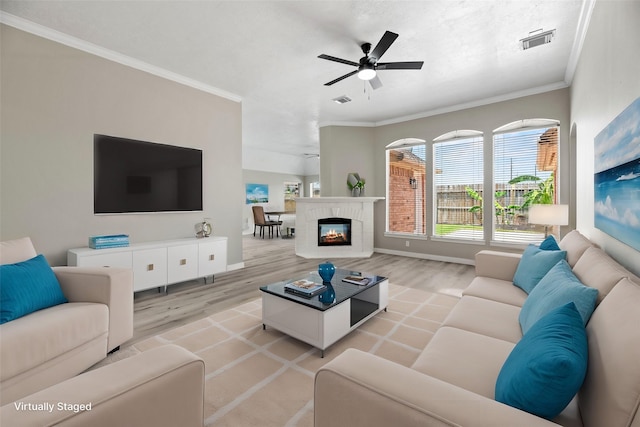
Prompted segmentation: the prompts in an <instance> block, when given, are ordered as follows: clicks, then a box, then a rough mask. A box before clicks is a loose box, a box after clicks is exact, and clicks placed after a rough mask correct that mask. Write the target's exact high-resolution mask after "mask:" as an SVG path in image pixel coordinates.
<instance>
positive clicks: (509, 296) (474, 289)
mask: <svg viewBox="0 0 640 427" xmlns="http://www.w3.org/2000/svg"><path fill="white" fill-rule="evenodd" d="M462 295H463V296H466V295H469V296H474V297H478V298H484V299H488V300H491V301H496V302H501V303H504V304H511V305H515V306H516V307H522V304H524V301H525V300H526V299H527V293H526V292H525V291H523V290H522V289H520V288H519V287H517V286H513V282H511V281H509V282H507V281H506V280H501V279H494V278H491V277H483V276H476V277H474V279H473V280H472V281H471V283H470V284H469V286H467V288H466V289H465V290H464V291H462Z"/></svg>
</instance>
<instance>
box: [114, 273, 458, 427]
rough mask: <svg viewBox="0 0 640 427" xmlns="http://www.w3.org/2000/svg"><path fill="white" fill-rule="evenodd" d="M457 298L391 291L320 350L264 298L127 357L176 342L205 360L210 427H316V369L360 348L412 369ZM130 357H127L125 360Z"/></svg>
mask: <svg viewBox="0 0 640 427" xmlns="http://www.w3.org/2000/svg"><path fill="white" fill-rule="evenodd" d="M457 301H458V298H457V297H455V296H451V295H445V294H439V293H430V292H426V291H422V290H416V289H410V288H405V287H402V286H396V285H390V286H389V306H388V308H387V311H386V312H380V313H379V314H377V315H376V316H375V317H374V318H372V319H370V320H369V321H367V322H365V323H364V324H363V325H361V326H360V327H359V328H358V329H356V330H355V331H353V332H352V333H351V334H349V335H347V336H346V337H345V338H343V339H342V340H340V341H338V342H337V343H336V344H334V345H333V346H331V347H329V348H328V349H327V350H326V351H325V357H324V358H321V357H320V351H319V350H317V349H315V348H313V347H311V346H310V345H308V344H305V343H302V342H300V341H298V340H296V339H293V338H290V337H288V336H286V335H284V334H282V333H280V332H278V331H276V330H274V329H272V328H267V329H266V330H263V328H262V320H261V309H262V306H261V300H260V299H256V300H254V301H251V302H249V303H246V304H243V305H240V306H238V307H235V308H232V309H229V310H226V311H223V312H221V313H218V314H215V315H212V316H209V317H207V318H204V319H202V320H199V321H196V322H193V323H190V324H188V325H185V326H182V327H179V328H176V329H173V330H171V331H169V332H166V333H163V334H160V335H157V336H155V337H152V338H149V339H146V340H144V341H141V342H139V343H136V344H134V345H133V346H132V347H131V348H127V349H123V350H124V351H125V352H126V355H131V354H134V353H138V352H144V351H146V350H149V349H150V348H154V347H157V346H161V345H165V344H176V345H179V346H181V347H184V348H186V349H188V350H190V351H191V352H193V353H195V354H197V355H198V356H200V357H201V358H202V359H203V360H204V361H205V366H206V374H205V375H206V383H205V414H204V417H205V425H206V426H214V425H215V426H233V427H238V426H258V425H259V426H309V427H311V426H313V379H314V375H315V373H316V371H317V370H318V369H319V368H320V367H321V366H323V365H324V364H325V363H327V362H329V361H330V360H332V359H333V358H335V357H336V356H338V355H339V354H340V353H342V352H343V351H344V350H345V349H347V348H350V347H353V348H358V349H360V350H363V351H367V352H370V353H373V354H377V355H379V356H381V357H384V358H386V359H389V360H393V361H395V362H397V363H400V364H402V365H405V366H410V365H411V364H413V362H414V361H415V360H416V358H417V357H418V355H419V354H420V352H421V350H422V349H423V348H424V347H425V346H426V344H427V343H428V342H429V340H430V339H431V337H432V336H433V333H434V332H435V330H436V329H437V328H438V326H440V324H441V323H442V321H443V320H444V318H445V317H446V316H447V314H448V313H449V311H450V310H451V308H452V307H453V306H454V305H455V303H456V302H457ZM125 357H126V356H125Z"/></svg>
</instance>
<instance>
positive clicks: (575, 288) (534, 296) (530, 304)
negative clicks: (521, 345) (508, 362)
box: [518, 260, 598, 334]
mask: <svg viewBox="0 0 640 427" xmlns="http://www.w3.org/2000/svg"><path fill="white" fill-rule="evenodd" d="M597 298H598V290H597V289H595V288H590V287H588V286H585V285H583V284H582V282H580V280H578V278H577V277H576V276H575V275H574V274H573V271H571V267H570V266H569V264H568V263H567V261H565V260H562V261H560V262H558V263H557V264H556V265H555V266H554V267H553V268H552V269H551V270H549V272H548V273H547V274H546V275H545V276H544V277H543V278H542V280H540V282H539V283H538V285H537V286H536V287H535V288H534V289H533V291H531V293H530V294H529V296H528V297H527V299H526V300H525V301H524V304H523V305H522V309H521V310H520V315H519V317H518V319H519V320H520V327H521V328H522V333H523V334H526V333H527V331H528V330H529V329H530V328H531V327H532V326H533V324H534V323H536V322H537V321H538V320H539V319H540V318H542V317H543V316H544V315H546V314H547V313H549V312H550V311H551V310H553V309H554V308H558V307H560V306H563V305H565V304H567V303H569V302H573V303H574V304H575V305H576V309H577V310H578V313H580V316H581V318H582V324H583V326H584V325H586V324H587V322H588V321H589V318H590V317H591V313H593V310H594V308H595V306H596V299H597Z"/></svg>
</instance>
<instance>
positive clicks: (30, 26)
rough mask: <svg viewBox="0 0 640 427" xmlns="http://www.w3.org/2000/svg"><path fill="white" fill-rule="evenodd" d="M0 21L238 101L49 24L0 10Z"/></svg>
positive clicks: (201, 84)
mask: <svg viewBox="0 0 640 427" xmlns="http://www.w3.org/2000/svg"><path fill="white" fill-rule="evenodd" d="M0 23H2V24H6V25H8V26H10V27H13V28H17V29H18V30H22V31H25V32H27V33H31V34H34V35H36V36H39V37H42V38H45V39H48V40H51V41H54V42H57V43H60V44H63V45H65V46H69V47H72V48H74V49H78V50H81V51H83V52H87V53H90V54H92V55H95V56H99V57H101V58H104V59H107V60H109V61H113V62H117V63H119V64H122V65H125V66H127V67H131V68H134V69H136V70H140V71H144V72H145V73H149V74H152V75H154V76H157V77H161V78H163V79H167V80H170V81H173V82H176V83H179V84H182V85H185V86H189V87H191V88H194V89H197V90H200V91H203V92H207V93H210V94H212V95H216V96H219V97H222V98H226V99H228V100H230V101H234V102H242V97H240V96H239V95H236V94H233V93H231V92H227V91H224V90H222V89H218V88H216V87H213V86H210V85H207V84H205V83H202V82H200V81H197V80H195V79H192V78H189V77H186V76H183V75H181V74H178V73H174V72H172V71H168V70H165V69H164V68H161V67H157V66H155V65H151V64H148V63H146V62H143V61H140V60H138V59H134V58H131V57H130V56H127V55H123V54H121V53H118V52H115V51H112V50H109V49H105V48H103V47H101V46H98V45H95V44H93V43H90V42H88V41H85V40H81V39H79V38H77V37H73V36H70V35H69V34H65V33H62V32H60V31H56V30H53V29H51V28H49V27H45V26H43V25H40V24H36V23H35V22H32V21H28V20H26V19H23V18H20V17H18V16H15V15H12V14H10V13H6V12H3V11H0Z"/></svg>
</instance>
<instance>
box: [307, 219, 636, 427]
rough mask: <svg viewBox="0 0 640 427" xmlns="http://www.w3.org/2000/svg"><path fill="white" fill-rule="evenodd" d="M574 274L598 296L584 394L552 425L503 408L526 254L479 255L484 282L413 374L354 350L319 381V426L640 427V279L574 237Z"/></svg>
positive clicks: (570, 243)
mask: <svg viewBox="0 0 640 427" xmlns="http://www.w3.org/2000/svg"><path fill="white" fill-rule="evenodd" d="M560 248H561V249H563V250H566V251H567V255H566V260H567V262H568V263H569V265H570V266H571V268H572V271H573V274H575V276H576V277H577V278H578V279H580V281H581V282H582V283H583V284H584V285H586V286H589V287H594V288H596V289H598V298H597V302H596V304H597V305H596V308H595V310H594V311H593V314H592V315H591V318H590V319H589V321H588V323H587V325H586V336H587V340H588V364H587V371H586V377H585V379H584V382H583V383H582V386H581V388H580V390H579V391H578V393H577V395H576V396H575V397H574V398H573V400H572V401H571V402H570V403H569V405H568V406H567V407H566V408H565V409H564V410H563V411H562V412H561V413H560V415H558V416H556V417H555V418H553V419H552V420H547V419H545V418H541V417H538V416H535V415H532V414H530V413H528V412H525V411H523V410H520V409H516V408H514V407H512V406H508V405H506V404H503V403H500V402H498V401H496V399H495V389H496V380H497V378H498V376H499V374H500V371H501V369H502V366H503V364H504V363H505V360H507V358H508V356H509V355H510V353H511V351H512V350H513V349H514V347H515V346H516V344H517V343H518V342H519V341H520V340H521V339H522V337H523V335H522V331H521V328H520V324H519V320H518V317H519V314H520V311H521V308H522V306H523V304H524V303H525V300H526V298H527V293H525V292H524V291H523V290H522V289H520V288H519V287H516V286H514V285H513V283H512V282H513V277H514V274H515V272H516V270H517V268H518V264H519V262H520V259H521V255H518V254H511V253H504V252H497V251H481V252H479V253H478V254H477V256H476V277H475V278H474V280H473V281H472V283H471V284H470V285H469V287H468V288H467V289H466V290H465V291H464V293H463V297H462V298H461V299H460V301H459V302H458V303H457V304H456V306H455V307H454V308H453V310H452V311H451V313H450V315H449V316H448V317H447V318H446V319H445V321H444V323H443V325H442V326H441V327H440V328H439V329H438V330H437V331H436V333H435V334H434V336H433V337H432V339H431V340H430V342H429V343H428V344H427V346H426V347H425V349H424V350H423V352H422V353H421V355H420V356H419V357H418V359H417V360H416V361H415V363H414V364H413V365H412V366H411V367H410V368H408V367H405V366H401V365H398V364H395V363H393V362H390V361H388V360H385V359H383V358H380V357H377V356H374V355H371V354H369V353H364V352H361V351H358V350H355V349H349V350H347V351H345V352H344V353H343V354H341V355H340V356H338V357H337V358H336V359H334V360H333V361H331V362H329V363H328V364H327V365H325V366H324V367H323V368H321V369H320V370H319V371H318V373H317V375H316V379H315V396H314V405H315V426H316V427H325V426H327V427H328V426H338V425H349V426H388V425H398V426H453V425H456V426H458V425H460V426H487V427H496V426H526V427H530V426H552V425H562V426H571V427H573V426H576V427H577V426H586V427H603V426H607V427H623V426H627V427H638V426H640V414H638V411H639V407H640V279H639V278H638V277H636V276H635V275H633V274H632V273H630V272H629V271H627V270H626V269H624V268H623V267H622V266H621V265H620V264H618V263H617V262H615V261H614V260H613V259H612V258H610V257H609V256H608V255H607V254H606V253H605V252H603V251H602V250H601V249H599V248H597V247H596V246H594V245H592V244H591V242H590V241H589V240H588V239H586V238H585V237H584V236H583V235H581V234H580V233H579V232H578V231H572V232H571V233H569V234H568V235H567V236H565V237H564V238H563V239H562V240H561V242H560Z"/></svg>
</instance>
